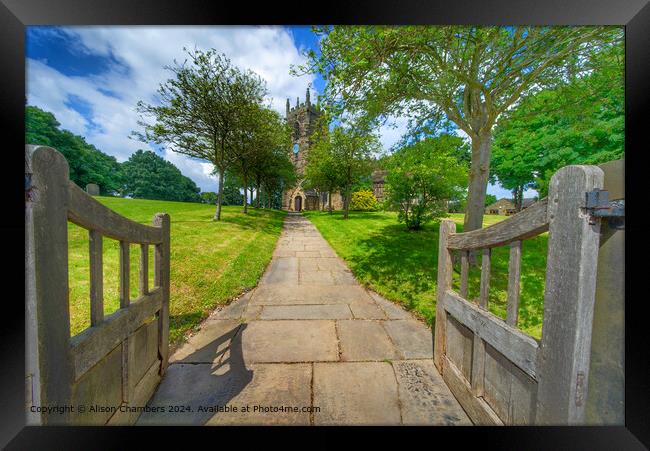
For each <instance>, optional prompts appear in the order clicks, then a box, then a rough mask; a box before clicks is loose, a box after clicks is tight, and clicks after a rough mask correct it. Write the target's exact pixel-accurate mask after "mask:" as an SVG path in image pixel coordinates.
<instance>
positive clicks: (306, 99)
mask: <svg viewBox="0 0 650 451" xmlns="http://www.w3.org/2000/svg"><path fill="white" fill-rule="evenodd" d="M305 105H307V108H309V106H310V102H309V86H307V94H306V95H305Z"/></svg>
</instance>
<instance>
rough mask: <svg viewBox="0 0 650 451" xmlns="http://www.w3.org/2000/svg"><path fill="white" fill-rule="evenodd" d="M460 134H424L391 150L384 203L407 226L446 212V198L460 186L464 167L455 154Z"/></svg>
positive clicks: (464, 177) (419, 225) (464, 179)
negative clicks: (432, 136)
mask: <svg viewBox="0 0 650 451" xmlns="http://www.w3.org/2000/svg"><path fill="white" fill-rule="evenodd" d="M461 142H462V141H461V140H460V138H458V137H456V136H450V135H443V136H441V137H438V138H428V139H426V140H423V141H420V142H418V143H416V144H413V145H411V146H407V147H403V148H401V149H399V150H398V151H397V152H395V153H394V154H393V155H392V156H391V157H390V159H389V161H388V164H387V166H388V175H387V176H386V185H385V193H386V203H387V205H388V207H389V208H393V209H396V210H398V220H399V221H400V222H404V223H405V224H406V227H407V228H408V229H410V230H419V229H421V228H422V226H423V225H424V224H426V223H427V222H429V221H431V220H433V219H435V218H439V217H442V216H444V215H445V214H446V212H447V205H446V202H445V201H447V200H448V199H450V198H452V197H454V196H457V195H458V194H459V192H461V191H462V190H464V188H465V186H466V183H467V169H466V167H465V166H464V165H463V164H462V163H461V162H459V160H458V158H456V156H455V154H454V153H455V148H456V147H457V146H458V145H461Z"/></svg>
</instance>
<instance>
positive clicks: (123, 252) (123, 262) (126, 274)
mask: <svg viewBox="0 0 650 451" xmlns="http://www.w3.org/2000/svg"><path fill="white" fill-rule="evenodd" d="M129 250H130V245H129V242H128V241H120V308H125V307H128V306H129V301H130V300H129V296H130V277H131V261H130V259H129Z"/></svg>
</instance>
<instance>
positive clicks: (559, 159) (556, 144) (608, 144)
mask: <svg viewBox="0 0 650 451" xmlns="http://www.w3.org/2000/svg"><path fill="white" fill-rule="evenodd" d="M623 61H624V54H623V49H622V48H620V47H618V46H616V47H612V48H609V49H608V50H607V51H606V52H601V53H599V54H598V55H596V56H595V58H594V69H593V70H592V71H591V72H590V73H589V74H587V75H584V76H581V77H578V76H577V75H575V74H572V76H571V78H570V79H569V81H568V82H567V83H566V84H565V85H562V86H560V87H557V88H554V89H545V90H542V91H540V92H539V93H537V94H535V95H533V96H530V97H528V98H526V99H524V100H523V101H522V102H521V103H520V104H519V105H518V106H517V108H516V109H513V110H511V111H508V112H507V113H506V114H504V115H503V117H502V118H501V120H500V121H499V125H498V126H497V127H496V129H495V133H494V146H493V147H494V150H493V155H492V163H491V176H492V178H493V179H494V180H498V181H499V183H500V184H501V185H502V186H503V187H504V188H507V189H510V190H511V191H513V194H514V197H515V200H518V202H519V205H518V206H519V209H520V203H521V198H522V197H523V192H524V191H525V190H526V189H528V188H535V189H537V190H538V191H539V193H540V195H541V196H546V195H547V193H548V183H549V181H550V178H551V176H552V175H553V174H554V173H555V172H556V171H557V170H558V169H560V168H561V167H563V166H566V165H570V164H600V163H603V162H605V161H610V160H615V159H618V158H621V157H622V156H623V155H624V143H625V126H624V125H625V124H624V119H625V116H624V99H625V97H624V87H625V86H624V77H623V76H624V63H623Z"/></svg>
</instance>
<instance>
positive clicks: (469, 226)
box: [463, 133, 492, 232]
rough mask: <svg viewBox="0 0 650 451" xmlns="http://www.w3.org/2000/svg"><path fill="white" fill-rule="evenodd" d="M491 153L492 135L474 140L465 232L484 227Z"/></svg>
mask: <svg viewBox="0 0 650 451" xmlns="http://www.w3.org/2000/svg"><path fill="white" fill-rule="evenodd" d="M491 151H492V134H491V133H485V134H482V135H479V136H478V137H476V138H474V139H472V164H471V168H470V173H469V192H468V194H467V208H466V210H465V221H464V226H463V232H469V231H472V230H476V229H480V228H481V227H483V213H485V194H486V192H487V185H488V177H489V175H490V153H491Z"/></svg>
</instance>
